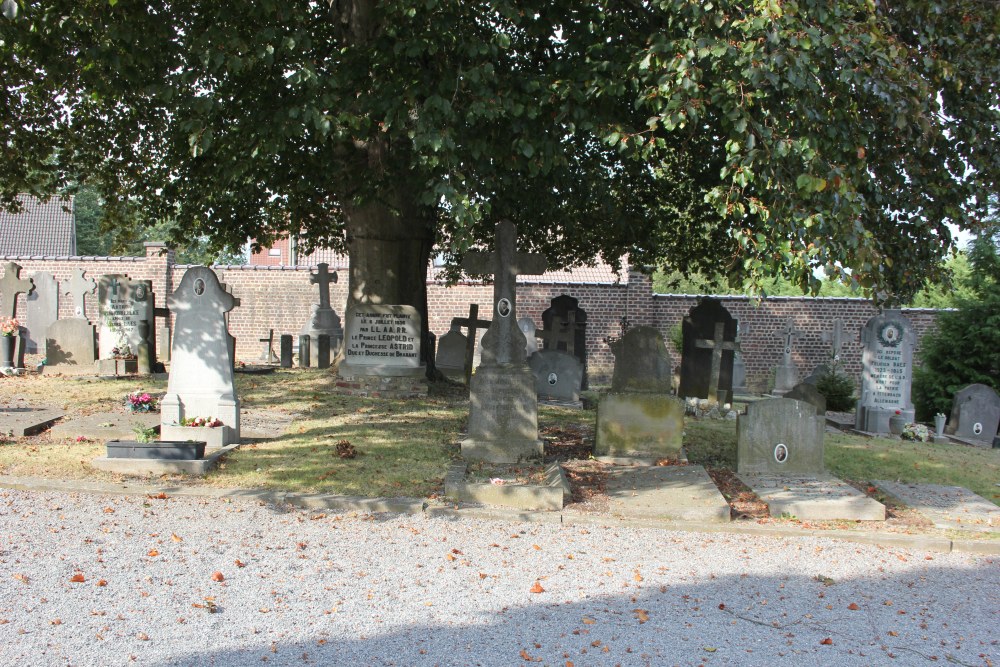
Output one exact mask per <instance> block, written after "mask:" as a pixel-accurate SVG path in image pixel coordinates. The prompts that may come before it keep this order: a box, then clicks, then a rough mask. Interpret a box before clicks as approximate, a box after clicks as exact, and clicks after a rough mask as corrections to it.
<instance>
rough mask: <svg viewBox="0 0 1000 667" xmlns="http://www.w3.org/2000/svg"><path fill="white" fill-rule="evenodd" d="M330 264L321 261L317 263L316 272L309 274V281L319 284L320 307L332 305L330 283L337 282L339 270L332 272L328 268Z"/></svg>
mask: <svg viewBox="0 0 1000 667" xmlns="http://www.w3.org/2000/svg"><path fill="white" fill-rule="evenodd" d="M328 268H329V264H326V263H323V262H320V263H319V264H317V265H316V270H317V272H316V273H310V274H309V282H310V284H313V285H319V307H320V308H329V307H330V283H335V282H337V272H336V271H334V272H332V273H331V272H330V271H328V270H327V269H328Z"/></svg>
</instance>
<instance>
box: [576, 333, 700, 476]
mask: <svg viewBox="0 0 1000 667" xmlns="http://www.w3.org/2000/svg"><path fill="white" fill-rule="evenodd" d="M611 351H612V352H613V353H614V355H615V369H614V375H613V376H612V380H611V392H610V393H608V394H606V395H604V396H602V397H601V401H600V403H599V404H598V408H597V439H596V443H595V447H594V453H595V454H596V455H598V456H602V457H629V458H642V459H652V460H656V459H660V458H679V457H680V452H681V436H682V433H683V430H684V403H683V402H682V401H680V400H678V399H676V398H674V397H673V396H671V395H670V391H671V382H672V378H673V372H672V369H671V363H670V353H669V352H668V351H667V346H666V343H665V342H664V340H663V335H662V334H660V332H659V331H657V330H656V329H654V328H653V327H648V326H639V327H635V328H633V329H629V330H628V331H627V332H625V335H624V336H622V337H621V338H620V339H619V340H617V341H614V342H613V343H611Z"/></svg>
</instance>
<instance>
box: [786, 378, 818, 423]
mask: <svg viewBox="0 0 1000 667" xmlns="http://www.w3.org/2000/svg"><path fill="white" fill-rule="evenodd" d="M784 398H794V399H795V400H796V401H805V402H806V403H810V404H811V405H813V406H814V407H815V408H816V414H818V415H826V396H824V395H823V394H821V393H820V392H819V389H817V388H816V385H814V384H812V383H811V382H800V383H798V384H797V385H795V386H794V387H792V388H791V390H789V391H788V392H786V393H785V396H784Z"/></svg>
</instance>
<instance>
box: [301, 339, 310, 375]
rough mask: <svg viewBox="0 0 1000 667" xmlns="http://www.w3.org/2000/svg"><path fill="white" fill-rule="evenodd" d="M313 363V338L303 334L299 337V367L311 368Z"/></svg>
mask: <svg viewBox="0 0 1000 667" xmlns="http://www.w3.org/2000/svg"><path fill="white" fill-rule="evenodd" d="M310 361H312V336H310V335H309V334H302V335H301V336H299V367H300V368H309V366H310V365H311V364H310Z"/></svg>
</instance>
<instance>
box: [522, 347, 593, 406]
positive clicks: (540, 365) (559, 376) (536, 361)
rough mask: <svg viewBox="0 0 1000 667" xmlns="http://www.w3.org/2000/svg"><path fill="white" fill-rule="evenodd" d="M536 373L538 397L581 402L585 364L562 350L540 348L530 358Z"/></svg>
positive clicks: (531, 366) (533, 371)
mask: <svg viewBox="0 0 1000 667" xmlns="http://www.w3.org/2000/svg"><path fill="white" fill-rule="evenodd" d="M528 366H529V367H530V368H531V372H532V373H534V374H535V391H536V392H537V393H538V398H539V399H542V400H552V401H561V402H570V403H579V402H580V390H581V388H582V387H583V364H581V363H580V360H579V359H577V358H576V357H575V356H573V355H572V354H570V353H568V352H563V351H562V350H538V351H537V352H535V353H534V354H533V355H531V356H530V357H529V358H528Z"/></svg>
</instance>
